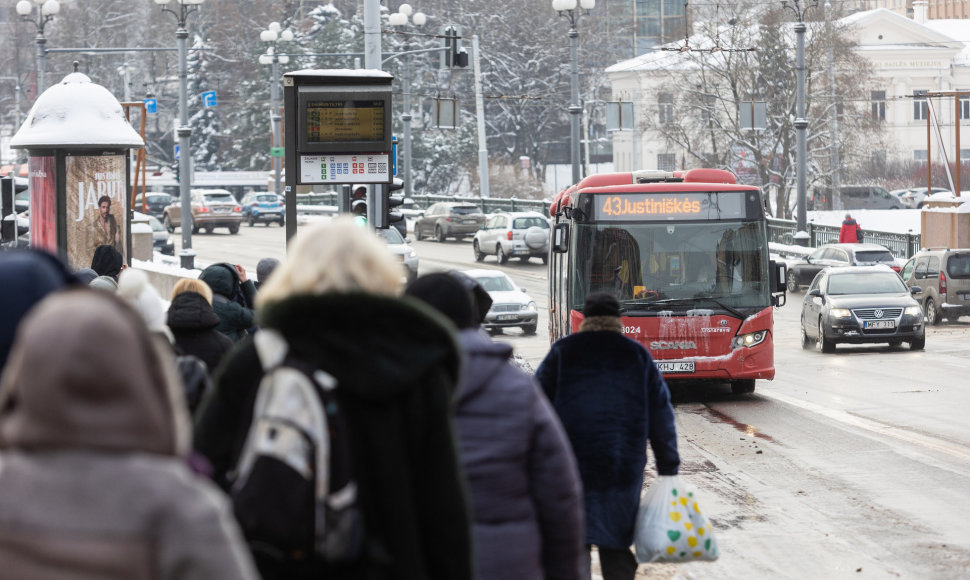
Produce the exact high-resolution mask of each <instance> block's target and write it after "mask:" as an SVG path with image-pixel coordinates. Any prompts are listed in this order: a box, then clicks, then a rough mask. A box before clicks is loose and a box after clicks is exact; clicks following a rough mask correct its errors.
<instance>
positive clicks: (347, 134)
mask: <svg viewBox="0 0 970 580" xmlns="http://www.w3.org/2000/svg"><path fill="white" fill-rule="evenodd" d="M385 104H386V103H385V101H384V100H383V99H372V100H330V101H307V102H306V142H307V143H348V142H359V141H372V142H382V141H384V138H385V134H384V119H385V110H384V107H385Z"/></svg>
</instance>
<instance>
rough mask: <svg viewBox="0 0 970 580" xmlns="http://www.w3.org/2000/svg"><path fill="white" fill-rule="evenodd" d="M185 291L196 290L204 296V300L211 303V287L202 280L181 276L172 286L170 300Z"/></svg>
mask: <svg viewBox="0 0 970 580" xmlns="http://www.w3.org/2000/svg"><path fill="white" fill-rule="evenodd" d="M185 292H197V293H199V294H201V295H202V297H203V298H205V301H206V302H208V303H209V304H210V305H211V304H212V288H209V285H208V284H206V283H205V282H203V281H202V280H197V279H195V278H182V279H181V280H179V281H178V282H176V283H175V287H174V288H172V300H174V299H175V297H176V296H178V295H179V294H183V293H185Z"/></svg>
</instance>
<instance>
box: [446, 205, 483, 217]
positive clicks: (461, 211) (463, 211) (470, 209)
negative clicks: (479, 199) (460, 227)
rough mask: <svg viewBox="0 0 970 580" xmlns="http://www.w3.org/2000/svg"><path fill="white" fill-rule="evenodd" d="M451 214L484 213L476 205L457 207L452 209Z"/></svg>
mask: <svg viewBox="0 0 970 580" xmlns="http://www.w3.org/2000/svg"><path fill="white" fill-rule="evenodd" d="M451 213H454V214H458V215H469V214H473V213H482V212H481V210H479V209H478V206H475V205H456V206H454V207H453V208H451Z"/></svg>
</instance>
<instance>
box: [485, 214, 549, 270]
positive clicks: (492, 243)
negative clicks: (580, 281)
mask: <svg viewBox="0 0 970 580" xmlns="http://www.w3.org/2000/svg"><path fill="white" fill-rule="evenodd" d="M472 251H473V252H474V253H475V261H476V262H481V261H482V260H484V259H485V256H487V255H494V256H495V257H496V259H497V260H498V263H499V264H505V263H506V262H508V261H509V258H510V257H513V258H519V259H521V260H522V261H523V262H528V261H529V258H533V257H534V258H539V259H541V260H542V263H543V264H545V263H546V262H547V261H548V259H549V220H547V219H546V218H545V217H544V216H543V215H542V214H541V213H538V212H534V211H526V212H511V213H498V214H495V215H492V216H490V217H489V218H488V219H487V220H486V221H485V227H484V228H482V229H480V230H478V231H477V232H475V237H474V238H473V239H472Z"/></svg>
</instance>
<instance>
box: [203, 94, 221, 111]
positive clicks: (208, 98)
mask: <svg viewBox="0 0 970 580" xmlns="http://www.w3.org/2000/svg"><path fill="white" fill-rule="evenodd" d="M218 104H219V101H218V99H216V92H215V91H206V92H204V93H202V106H203V107H205V108H209V107H215V106H216V105H218Z"/></svg>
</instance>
